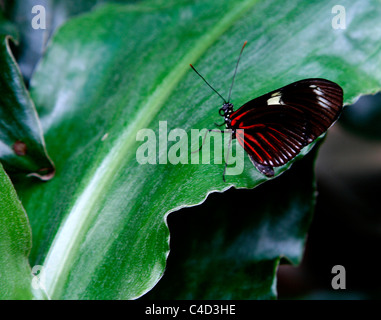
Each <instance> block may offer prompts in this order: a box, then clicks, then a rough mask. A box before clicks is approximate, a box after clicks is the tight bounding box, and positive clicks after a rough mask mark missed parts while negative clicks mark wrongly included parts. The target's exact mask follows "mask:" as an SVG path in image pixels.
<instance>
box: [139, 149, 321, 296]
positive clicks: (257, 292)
mask: <svg viewBox="0 0 381 320" xmlns="http://www.w3.org/2000/svg"><path fill="white" fill-rule="evenodd" d="M315 151H316V148H315ZM315 155H316V152H311V153H310V154H308V156H307V157H305V158H304V159H303V160H302V161H300V162H298V163H296V164H295V165H294V166H293V168H292V169H291V170H289V171H287V172H286V173H284V174H283V175H282V176H281V177H279V179H275V180H273V181H271V182H268V183H266V184H263V185H261V186H259V187H258V188H256V189H253V190H236V189H232V190H228V191H227V192H224V193H222V194H213V195H211V196H210V197H209V199H208V200H207V201H206V202H205V203H204V204H203V205H202V206H201V207H194V208H187V209H184V210H182V212H181V213H180V212H179V213H176V214H171V215H170V216H169V218H168V226H169V230H170V233H171V253H170V255H169V258H168V264H167V267H166V271H165V273H164V276H163V278H162V279H161V280H160V282H159V283H158V285H157V286H156V287H154V288H153V290H152V291H150V292H149V293H148V294H147V295H145V296H143V298H142V299H274V298H276V294H277V293H276V277H275V275H276V271H277V269H278V264H279V260H280V257H287V259H288V260H289V261H290V262H292V263H294V264H296V263H299V262H300V260H301V258H302V256H301V254H302V252H303V247H304V243H305V234H306V233H307V232H308V228H309V224H310V220H311V218H312V213H313V211H314V206H315V185H314V177H313V166H314V158H315ZM274 198H276V201H274Z"/></svg>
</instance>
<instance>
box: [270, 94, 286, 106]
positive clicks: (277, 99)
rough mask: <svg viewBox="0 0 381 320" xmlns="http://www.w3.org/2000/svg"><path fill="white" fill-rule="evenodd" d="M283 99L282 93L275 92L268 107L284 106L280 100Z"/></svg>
mask: <svg viewBox="0 0 381 320" xmlns="http://www.w3.org/2000/svg"><path fill="white" fill-rule="evenodd" d="M280 98H281V93H280V92H275V93H273V94H272V95H271V98H270V99H268V100H267V104H268V105H279V104H283V101H282V100H281V99H280Z"/></svg>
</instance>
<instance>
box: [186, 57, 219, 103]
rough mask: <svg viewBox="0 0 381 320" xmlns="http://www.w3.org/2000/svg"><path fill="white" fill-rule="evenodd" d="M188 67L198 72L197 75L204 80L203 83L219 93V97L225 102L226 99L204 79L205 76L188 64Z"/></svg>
mask: <svg viewBox="0 0 381 320" xmlns="http://www.w3.org/2000/svg"><path fill="white" fill-rule="evenodd" d="M190 67H191V68H192V69H193V71H194V72H196V73H197V74H198V76H199V77H200V78H201V79H202V80H204V81H205V83H206V84H207V85H208V86H209V88H210V89H212V90H213V91H214V92H215V93H217V94H218V95H219V97H220V98H221V99H222V100H223V101H224V103H226V100H225V99H224V97H223V96H221V95H220V94H219V93H218V91H217V90H216V89H214V88H213V87H212V86H211V85H210V84H209V83H208V81H206V80H205V78H204V77H203V76H202V75H201V74H199V73H198V71H197V70H196V69H195V68H194V67H193V66H192V65H191V64H190Z"/></svg>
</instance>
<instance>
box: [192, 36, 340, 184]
mask: <svg viewBox="0 0 381 320" xmlns="http://www.w3.org/2000/svg"><path fill="white" fill-rule="evenodd" d="M246 43H247V41H245V43H244V45H243V46H242V49H241V52H240V55H239V57H238V60H237V64H236V68H235V71H234V75H233V80H232V84H231V86H230V91H229V97H228V100H225V99H224V98H223V97H222V96H221V95H220V94H219V93H218V92H217V91H216V90H215V89H214V88H213V87H212V86H211V85H210V84H209V83H208V82H207V81H206V80H205V79H204V78H203V77H202V76H201V75H200V74H199V73H198V71H197V70H196V69H195V68H194V67H193V66H192V65H190V66H191V67H192V69H193V70H194V71H195V72H196V73H197V74H198V75H199V76H200V77H201V78H202V79H203V80H204V81H205V83H206V84H207V85H208V86H209V87H210V88H211V89H212V90H213V91H214V92H216V93H217V94H218V95H219V96H220V98H222V100H223V101H224V103H223V105H222V107H221V108H220V110H219V114H220V115H221V116H222V117H224V123H222V124H221V125H218V124H217V126H223V125H225V127H226V129H227V131H229V132H231V139H237V141H238V143H239V144H240V145H241V146H242V147H243V148H244V150H245V151H246V152H247V154H248V155H249V158H250V160H251V162H252V163H253V164H254V166H255V167H256V168H257V169H258V170H259V171H260V172H261V173H262V174H264V175H266V176H268V177H272V176H274V167H280V166H283V165H284V164H286V163H287V162H289V161H290V160H291V159H293V158H295V157H296V155H297V154H299V152H300V151H301V150H302V149H303V148H304V147H305V146H307V145H308V144H310V143H311V142H313V141H314V140H315V139H316V138H318V137H319V136H320V135H322V134H323V133H324V132H326V131H327V130H328V128H329V127H331V126H332V124H333V123H334V122H335V121H336V120H337V119H338V117H339V116H340V113H341V111H342V109H343V89H342V88H341V87H340V86H339V85H338V84H336V83H334V82H332V81H329V80H326V79H320V78H311V79H304V80H300V81H296V82H293V83H291V84H289V85H286V86H284V87H282V88H280V89H277V90H274V91H271V92H269V93H266V94H264V95H262V96H260V97H258V98H255V99H253V100H250V101H249V102H246V103H245V104H244V105H243V106H241V107H240V108H239V109H238V110H236V111H234V107H233V104H232V103H230V97H231V91H232V88H233V84H234V79H235V76H236V73H237V69H238V64H239V61H240V58H241V55H242V52H243V49H244V47H245V45H246ZM238 129H243V130H238ZM208 131H215V130H208ZM219 131H220V132H225V131H222V130H219ZM226 166H227V163H225V171H224V174H223V179H224V181H225V172H226Z"/></svg>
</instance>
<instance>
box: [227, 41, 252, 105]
mask: <svg viewBox="0 0 381 320" xmlns="http://www.w3.org/2000/svg"><path fill="white" fill-rule="evenodd" d="M246 43H247V41H245V43H244V44H243V46H242V49H241V52H240V54H239V56H238V60H237V64H236V66H235V70H234V75H233V80H232V84H231V86H230V90H229V97H228V103H229V102H230V97H231V95H232V89H233V85H234V79H235V75H236V74H237V69H238V64H239V60H240V59H241V55H242V51H243V49H244V48H245V46H246Z"/></svg>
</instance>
